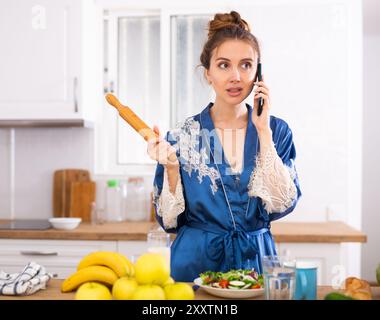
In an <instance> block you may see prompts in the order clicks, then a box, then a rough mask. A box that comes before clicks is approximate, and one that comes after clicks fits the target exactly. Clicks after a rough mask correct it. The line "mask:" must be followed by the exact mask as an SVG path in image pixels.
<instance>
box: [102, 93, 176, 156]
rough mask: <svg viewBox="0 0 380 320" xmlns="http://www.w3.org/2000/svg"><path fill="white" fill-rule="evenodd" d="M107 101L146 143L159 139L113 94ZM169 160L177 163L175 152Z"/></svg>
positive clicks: (107, 97) (109, 95) (108, 96)
mask: <svg viewBox="0 0 380 320" xmlns="http://www.w3.org/2000/svg"><path fill="white" fill-rule="evenodd" d="M106 100H107V102H108V103H109V104H110V105H111V106H113V107H115V108H116V110H117V111H118V112H119V115H120V117H122V118H123V119H124V120H125V121H126V122H127V123H128V124H129V125H130V126H131V127H132V128H133V129H135V130H136V131H137V132H138V133H139V135H140V136H142V137H143V138H144V139H145V141H148V140H150V139H156V138H158V135H157V134H156V133H155V132H154V131H153V130H152V129H151V128H150V127H149V126H148V125H147V124H146V123H145V122H144V121H143V120H142V119H141V118H140V117H139V116H138V115H137V114H136V113H134V112H133V111H132V109H131V108H129V107H127V106H124V105H122V104H121V103H120V101H119V99H118V98H116V97H115V96H114V95H113V94H112V93H107V94H106ZM169 160H170V161H172V162H175V161H177V156H176V154H175V153H174V152H173V153H171V154H170V155H169Z"/></svg>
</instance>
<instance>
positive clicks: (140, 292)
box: [131, 284, 165, 300]
mask: <svg viewBox="0 0 380 320" xmlns="http://www.w3.org/2000/svg"><path fill="white" fill-rule="evenodd" d="M131 298H132V300H165V292H164V289H162V288H161V287H160V286H158V285H156V284H143V285H140V286H138V287H137V288H136V290H135V291H134V292H133V294H132V297H131Z"/></svg>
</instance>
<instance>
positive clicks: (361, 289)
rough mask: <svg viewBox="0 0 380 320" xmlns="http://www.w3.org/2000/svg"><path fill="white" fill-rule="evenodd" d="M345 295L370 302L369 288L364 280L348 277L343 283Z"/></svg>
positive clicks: (370, 293)
mask: <svg viewBox="0 0 380 320" xmlns="http://www.w3.org/2000/svg"><path fill="white" fill-rule="evenodd" d="M345 294H346V295H348V296H351V297H352V298H355V299H358V300H371V299H372V292H371V286H370V285H369V283H368V282H367V281H365V280H361V279H359V278H355V277H349V278H347V279H346V281H345Z"/></svg>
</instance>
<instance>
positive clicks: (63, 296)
mask: <svg viewBox="0 0 380 320" xmlns="http://www.w3.org/2000/svg"><path fill="white" fill-rule="evenodd" d="M62 282H63V280H56V279H52V280H50V282H49V283H48V286H47V288H46V289H45V290H40V291H38V292H36V293H35V294H32V295H30V296H17V297H14V296H0V300H73V299H74V298H75V292H69V293H62V292H61V283H62ZM189 284H190V283H189ZM371 290H372V296H373V299H374V300H380V287H371ZM331 291H336V290H334V289H333V288H332V287H329V286H319V287H318V292H317V298H318V300H322V299H323V298H324V296H325V295H326V294H327V293H329V292H331ZM211 299H212V300H223V298H218V297H215V296H211V295H209V294H208V293H207V292H205V291H204V290H203V289H202V288H199V289H198V290H197V291H195V300H211ZM263 299H264V296H260V297H256V298H251V299H247V300H263Z"/></svg>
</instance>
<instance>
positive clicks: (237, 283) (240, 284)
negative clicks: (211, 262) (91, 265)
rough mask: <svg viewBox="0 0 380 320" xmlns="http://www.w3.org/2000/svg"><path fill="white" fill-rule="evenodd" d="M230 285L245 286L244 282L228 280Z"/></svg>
mask: <svg viewBox="0 0 380 320" xmlns="http://www.w3.org/2000/svg"><path fill="white" fill-rule="evenodd" d="M230 285H231V286H234V287H243V286H245V282H243V281H238V280H235V281H230Z"/></svg>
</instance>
